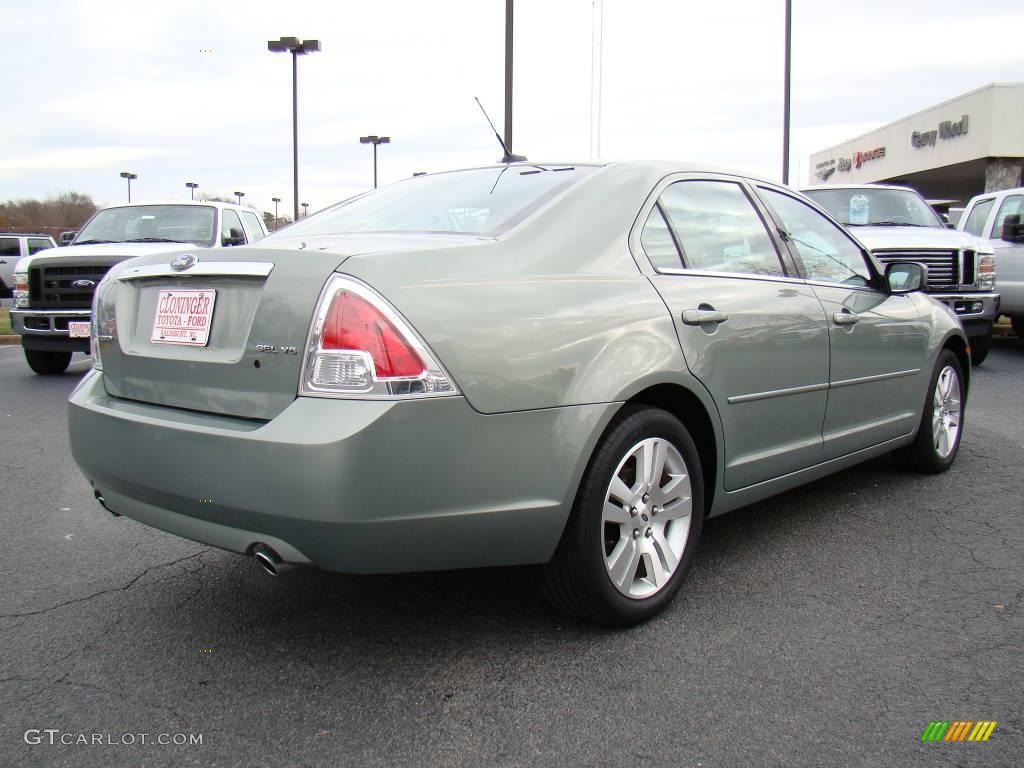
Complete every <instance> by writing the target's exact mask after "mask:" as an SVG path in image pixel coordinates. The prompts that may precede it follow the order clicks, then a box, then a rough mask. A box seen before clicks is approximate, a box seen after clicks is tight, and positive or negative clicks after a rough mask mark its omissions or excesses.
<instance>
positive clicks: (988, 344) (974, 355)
mask: <svg viewBox="0 0 1024 768" xmlns="http://www.w3.org/2000/svg"><path fill="white" fill-rule="evenodd" d="M990 349H992V331H989V332H988V335H987V336H972V337H971V365H981V364H982V363H983V362H985V358H986V357H988V352H989V350H990Z"/></svg>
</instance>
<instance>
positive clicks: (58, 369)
mask: <svg viewBox="0 0 1024 768" xmlns="http://www.w3.org/2000/svg"><path fill="white" fill-rule="evenodd" d="M71 355H72V353H71V352H51V351H49V350H45V349H26V350H25V359H26V360H27V361H28V367H29V368H31V369H32V370H33V371H35V372H36V373H38V374H40V375H42V376H53V375H56V374H58V373H64V371H66V370H67V369H68V366H69V365H71Z"/></svg>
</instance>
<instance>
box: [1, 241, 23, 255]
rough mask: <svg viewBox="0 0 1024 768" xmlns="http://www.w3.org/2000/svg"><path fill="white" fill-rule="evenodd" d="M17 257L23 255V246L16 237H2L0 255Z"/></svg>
mask: <svg viewBox="0 0 1024 768" xmlns="http://www.w3.org/2000/svg"><path fill="white" fill-rule="evenodd" d="M3 256H7V257H8V258H12V259H17V258H20V257H21V247H20V246H19V245H18V238H16V237H0V257H3Z"/></svg>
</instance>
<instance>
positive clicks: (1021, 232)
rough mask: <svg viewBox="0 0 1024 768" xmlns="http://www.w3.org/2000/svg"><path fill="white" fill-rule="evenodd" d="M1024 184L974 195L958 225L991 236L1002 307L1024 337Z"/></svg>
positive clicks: (988, 237) (959, 227) (987, 236)
mask: <svg viewBox="0 0 1024 768" xmlns="http://www.w3.org/2000/svg"><path fill="white" fill-rule="evenodd" d="M1022 221H1024V187H1017V188H1016V189H1005V190H1003V191H1002V192H990V193H988V194H984V195H978V196H977V197H973V198H971V202H969V203H968V204H967V207H966V208H965V209H964V215H963V216H962V217H961V218H960V221H959V222H958V223H957V229H959V230H961V231H962V232H966V233H967V234H969V235H974V236H975V237H980V238H984V239H986V240H988V242H989V245H991V246H992V251H993V253H995V256H996V262H997V266H998V267H999V294H1000V295H999V311H1000V313H1002V314H1004V315H1006V316H1007V317H1009V318H1010V322H1011V323H1012V324H1013V330H1014V333H1016V334H1017V335H1018V336H1020V337H1021V338H1022V339H1024V223H1022Z"/></svg>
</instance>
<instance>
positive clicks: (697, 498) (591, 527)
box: [540, 405, 704, 627]
mask: <svg viewBox="0 0 1024 768" xmlns="http://www.w3.org/2000/svg"><path fill="white" fill-rule="evenodd" d="M650 438H660V439H663V440H665V441H667V442H668V443H670V444H671V446H673V447H674V448H675V449H676V451H678V453H679V456H681V458H682V460H683V462H684V464H685V473H686V475H688V476H689V481H690V491H689V493H690V499H691V505H692V506H691V512H690V514H689V521H690V523H689V528H688V533H686V534H685V536H686V538H685V543H683V542H680V545H681V555H680V556H679V557H678V564H677V565H676V566H675V570H674V571H672V572H671V575H670V576H669V577H668V578H667V580H666V581H665V583H664V585H663V586H661V587H660V588H657V591H656V592H654V593H653V594H652V595H650V596H649V597H631V596H627V595H626V594H624V593H623V592H621V591H619V588H617V587H616V586H615V584H614V583H613V582H612V579H611V576H610V574H609V570H608V567H606V565H605V557H606V549H605V548H606V547H608V546H609V544H608V542H607V540H606V538H605V537H606V536H607V527H606V526H607V525H609V524H608V523H606V522H605V521H604V519H603V517H602V510H603V508H604V505H605V500H606V495H607V494H608V492H609V485H610V483H611V481H612V478H613V475H614V474H615V473H616V470H617V469H618V468H619V466H620V463H621V462H623V461H625V460H627V457H628V456H629V455H630V452H631V450H632V449H634V448H636V447H637V446H638V444H639V443H640V442H641V441H643V440H647V439H650ZM637 462H639V460H637ZM667 466H668V465H667V464H666V470H665V471H666V472H667V471H668V469H667ZM666 477H667V475H666ZM659 482H660V481H659ZM646 500H647V498H646V497H644V501H646ZM651 503H652V504H654V501H653V499H652V501H651ZM654 509H655V513H653V514H656V512H657V507H654ZM666 509H667V507H666ZM663 511H664V510H663ZM653 514H652V517H653ZM682 519H684V518H680V520H682ZM644 520H647V518H646V517H644ZM703 522H704V483H703V474H702V472H701V462H700V456H699V455H698V453H697V447H696V445H695V444H694V442H693V439H692V438H691V437H690V434H689V432H687V430H686V428H685V427H684V426H683V425H682V424H681V423H680V421H679V420H678V419H677V418H675V417H674V416H672V415H671V414H670V413H668V412H667V411H664V410H661V409H659V408H651V407H647V406H631V405H627V406H625V407H623V408H622V410H621V411H620V412H619V413H618V414H617V415H616V417H615V419H613V421H612V423H611V424H610V425H609V426H608V428H607V429H606V430H605V432H604V435H602V437H601V439H600V441H599V442H598V444H597V447H596V448H595V450H594V455H593V456H592V457H591V459H590V463H589V464H588V466H587V469H586V471H585V472H584V473H583V479H582V481H581V483H580V488H579V491H578V492H577V494H576V501H575V503H574V505H573V509H572V513H571V514H570V516H569V521H568V523H567V524H566V528H565V531H564V533H563V534H562V539H561V541H560V542H559V544H558V549H557V550H556V551H555V555H554V557H553V558H552V559H551V562H550V563H548V564H546V565H545V566H544V567H543V568H542V569H541V572H540V580H541V586H542V589H543V592H544V594H545V596H546V597H547V598H548V600H549V601H550V602H551V603H553V604H554V605H555V606H556V607H557V608H559V609H561V610H563V611H565V612H567V613H569V614H571V615H573V616H576V617H577V618H580V619H583V620H586V621H591V622H596V623H598V624H605V625H609V626H620V627H621V626H630V625H632V624H638V623H640V622H643V621H647V620H648V619H650V618H652V617H654V616H656V615H657V614H658V613H660V612H661V611H663V610H664V609H665V608H666V607H667V606H668V605H669V603H671V602H672V599H673V598H674V597H675V596H676V593H677V592H678V591H679V588H680V586H681V585H682V582H683V579H685V577H686V573H687V571H688V570H689V568H690V565H691V564H692V562H693V559H694V554H695V552H696V550H697V546H698V543H699V541H700V534H701V529H702V528H703ZM650 524H651V526H652V527H655V524H654V523H650ZM674 524H675V523H669V525H674ZM624 525H625V524H624ZM629 525H632V523H630V524H629ZM629 525H625V527H624V528H623V529H622V530H623V531H625V530H628V527H629ZM638 525H641V526H642V525H644V523H638ZM612 529H613V530H614V526H613V528H612ZM649 530H650V529H648V532H649ZM667 530H668V528H664V529H662V532H663V533H664V532H666V531H667ZM633 533H634V537H635V535H636V532H635V531H634V532H633ZM625 539H626V537H625V536H623V540H625ZM608 556H610V555H608ZM642 567H643V568H644V569H646V567H647V566H646V563H645V564H644V565H643V566H642ZM636 573H637V574H640V573H641V571H640V570H637V572H636Z"/></svg>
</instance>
